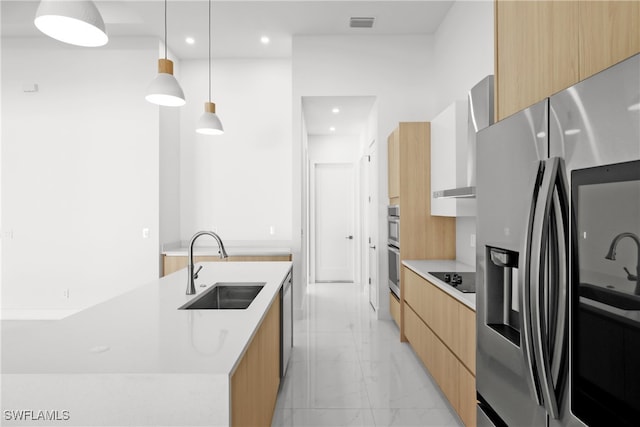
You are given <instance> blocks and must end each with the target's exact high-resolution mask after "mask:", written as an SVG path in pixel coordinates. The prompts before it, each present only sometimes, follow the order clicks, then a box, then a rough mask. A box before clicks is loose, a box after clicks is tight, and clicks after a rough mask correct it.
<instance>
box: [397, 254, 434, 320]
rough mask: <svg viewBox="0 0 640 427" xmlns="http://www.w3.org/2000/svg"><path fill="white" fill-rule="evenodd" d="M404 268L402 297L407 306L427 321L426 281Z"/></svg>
mask: <svg viewBox="0 0 640 427" xmlns="http://www.w3.org/2000/svg"><path fill="white" fill-rule="evenodd" d="M403 268H404V276H403V279H404V284H403V286H404V287H403V289H402V291H403V294H402V295H403V298H404V300H405V301H406V302H407V304H408V305H409V306H411V308H412V309H413V311H415V312H416V314H417V315H418V316H420V318H421V319H422V320H423V321H424V322H425V323H427V324H428V323H429V320H430V319H429V309H428V305H429V303H428V301H429V300H430V299H431V297H430V296H429V291H430V288H427V286H426V285H427V282H426V280H424V279H423V278H422V277H420V276H418V275H417V274H416V273H414V272H413V271H411V270H409V269H408V268H406V267H403Z"/></svg>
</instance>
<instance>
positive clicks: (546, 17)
mask: <svg viewBox="0 0 640 427" xmlns="http://www.w3.org/2000/svg"><path fill="white" fill-rule="evenodd" d="M495 51H496V65H495V68H496V70H495V72H496V84H495V91H496V94H495V99H496V108H495V114H496V119H497V120H501V119H503V118H505V117H507V116H509V115H511V114H513V113H515V112H517V111H519V110H521V109H523V108H526V107H528V106H530V105H531V104H534V103H535V102H538V101H540V100H542V99H544V98H546V97H548V96H550V95H552V94H554V93H556V92H558V91H560V90H562V89H565V88H567V87H569V86H571V85H573V84H575V83H577V82H578V81H580V80H584V79H585V78H587V77H589V76H592V75H593V74H595V73H597V72H599V71H601V70H603V69H605V68H607V67H609V66H611V65H613V64H615V63H617V62H620V61H622V60H623V59H625V58H628V57H629V56H632V55H634V54H636V53H638V52H640V2H638V1H566V0H550V1H531V0H521V1H514V0H496V3H495Z"/></svg>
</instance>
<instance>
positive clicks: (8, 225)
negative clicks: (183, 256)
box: [2, 38, 159, 317]
mask: <svg viewBox="0 0 640 427" xmlns="http://www.w3.org/2000/svg"><path fill="white" fill-rule="evenodd" d="M157 43H158V42H157V40H153V39H146V38H136V39H117V38H112V39H111V40H110V42H109V45H108V46H107V47H103V48H100V49H83V48H78V47H72V46H67V45H63V44H61V43H58V42H55V41H53V40H49V39H47V38H31V39H6V38H5V39H3V40H2V44H3V46H2V47H3V49H2V65H3V69H2V104H3V105H4V106H5V108H3V110H2V123H3V126H2V186H3V187H2V198H3V200H2V220H3V231H4V232H5V235H7V234H6V233H8V234H9V235H10V236H12V238H3V239H2V245H3V248H2V256H3V260H2V265H3V269H2V276H3V277H2V310H3V316H4V317H10V316H11V313H14V314H16V315H26V316H27V317H32V316H44V317H55V316H57V314H55V312H56V311H57V312H58V314H60V313H64V312H65V311H67V310H74V309H81V308H84V307H87V306H89V305H92V304H95V303H97V302H100V301H102V300H105V299H107V298H110V297H112V296H115V295H118V294H120V293H122V292H125V291H127V290H130V289H132V288H134V287H136V286H139V285H141V284H144V283H146V282H149V281H151V280H153V279H154V278H157V277H158V252H157V250H158V235H157V231H156V230H158V216H159V212H158V211H159V208H158V179H159V178H158V175H159V172H158V108H157V107H156V106H154V105H151V104H149V103H148V102H146V101H145V99H144V94H145V89H146V87H147V85H148V84H149V82H150V80H151V79H152V78H153V77H154V75H155V73H156V64H157V52H158V44H157ZM32 83H35V84H37V85H38V88H39V90H38V92H36V93H24V92H23V84H32ZM7 106H11V108H6V107H7ZM143 228H149V229H150V231H151V234H150V237H149V238H148V239H143V238H142V229H143ZM67 289H68V290H69V298H66V297H65V295H64V294H65V291H66V290H67Z"/></svg>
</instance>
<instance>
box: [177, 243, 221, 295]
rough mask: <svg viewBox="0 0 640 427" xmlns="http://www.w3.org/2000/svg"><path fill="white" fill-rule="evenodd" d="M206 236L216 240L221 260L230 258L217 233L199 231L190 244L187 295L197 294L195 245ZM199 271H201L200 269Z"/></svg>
mask: <svg viewBox="0 0 640 427" xmlns="http://www.w3.org/2000/svg"><path fill="white" fill-rule="evenodd" d="M205 234H206V235H208V236H211V237H213V238H214V239H216V242H218V247H219V248H220V249H219V251H218V252H219V253H220V258H228V255H227V251H226V250H225V249H224V244H223V243H222V239H220V236H218V235H217V234H216V233H214V232H213V231H198V232H197V233H196V234H194V235H193V237H192V238H191V242H190V243H189V266H188V270H187V274H188V276H189V277H188V282H187V292H186V293H187V295H193V294H195V293H196V284H195V278H196V277H197V273H194V272H193V269H194V264H193V245H194V243H195V242H196V240H198V237H200V236H204V235H205ZM200 268H202V267H200ZM198 271H200V270H199V269H198Z"/></svg>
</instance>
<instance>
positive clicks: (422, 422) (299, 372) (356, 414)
mask: <svg viewBox="0 0 640 427" xmlns="http://www.w3.org/2000/svg"><path fill="white" fill-rule="evenodd" d="M308 289H309V290H308V293H307V295H306V298H305V304H304V312H303V315H302V318H301V319H296V320H295V321H294V349H293V352H292V356H291V360H290V362H289V368H288V371H287V375H286V377H285V379H284V380H283V383H282V384H281V388H280V392H279V394H278V400H277V403H276V411H275V414H274V418H273V422H272V426H274V427H285V426H287V427H289V426H291V427H293V426H295V427H303V426H325V427H333V426H363V427H364V426H371V427H372V426H438V427H449V426H462V423H461V421H460V419H459V418H458V416H457V415H456V414H455V412H454V411H453V409H451V408H450V406H449V404H448V403H447V401H446V399H445V397H444V396H443V395H442V393H441V392H440V390H439V388H438V387H437V385H435V383H434V381H433V379H432V378H431V376H430V375H429V373H428V371H427V370H426V369H425V368H424V367H423V366H422V364H421V362H420V361H419V359H418V357H417V356H416V355H415V353H414V352H413V351H412V350H411V348H410V347H409V345H408V344H406V343H401V342H400V339H399V333H400V332H399V330H398V327H397V326H396V324H395V323H394V322H393V321H392V320H377V319H376V318H375V314H374V312H373V309H372V308H371V306H370V305H369V302H368V301H367V299H366V297H365V294H364V292H363V290H362V286H360V285H358V284H343V283H328V284H314V285H310V286H309V288H308ZM382 303H383V304H385V303H387V302H386V299H385V300H384V301H382Z"/></svg>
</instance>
